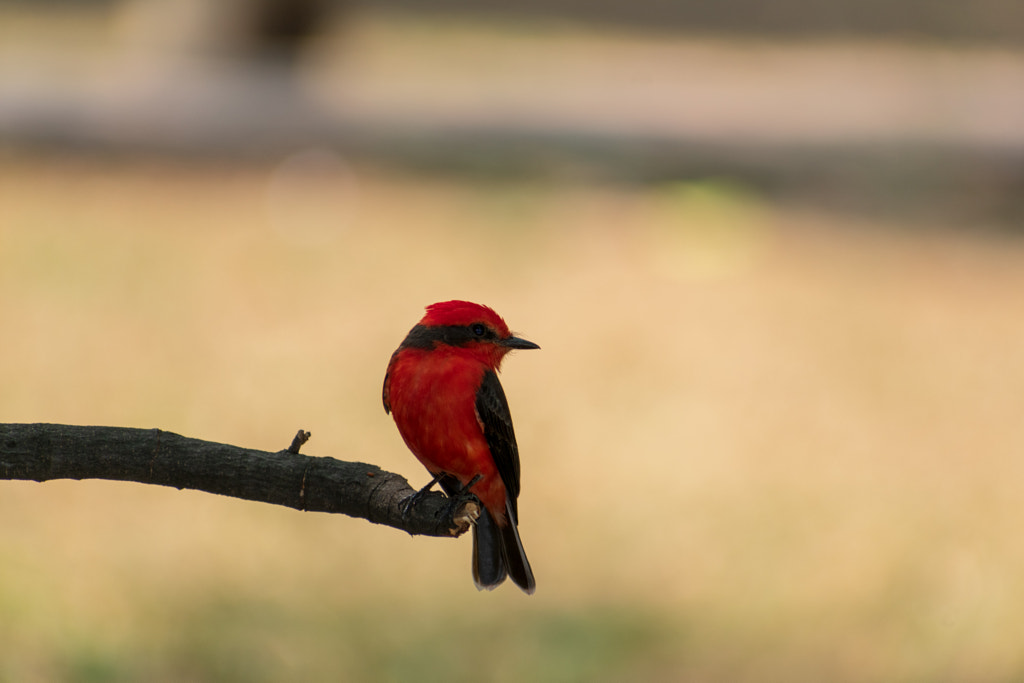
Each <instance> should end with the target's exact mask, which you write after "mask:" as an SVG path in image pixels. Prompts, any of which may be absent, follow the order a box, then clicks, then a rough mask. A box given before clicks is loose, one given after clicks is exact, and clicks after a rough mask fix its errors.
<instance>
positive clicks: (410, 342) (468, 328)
mask: <svg viewBox="0 0 1024 683" xmlns="http://www.w3.org/2000/svg"><path fill="white" fill-rule="evenodd" d="M478 328H479V330H478ZM497 338H498V335H497V334H495V332H494V330H492V329H491V328H490V327H488V326H487V325H484V324H483V323H472V324H470V325H439V326H436V327H435V326H432V327H427V326H425V325H417V326H416V327H414V328H412V329H411V330H409V334H408V335H407V336H406V338H405V341H403V342H402V347H405V348H409V347H412V348H417V349H432V348H434V346H436V345H437V344H447V345H448V346H469V345H470V344H472V343H474V342H479V341H487V340H493V339H497Z"/></svg>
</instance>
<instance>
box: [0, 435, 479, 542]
mask: <svg viewBox="0 0 1024 683" xmlns="http://www.w3.org/2000/svg"><path fill="white" fill-rule="evenodd" d="M300 434H305V435H306V436H305V437H304V438H308V433H305V432H300ZM301 439H303V437H301V436H297V437H296V439H295V441H293V443H292V446H291V448H289V449H287V450H283V451H279V452H277V453H269V452H266V451H256V450H251V449H248V448H239V447H238V446H229V445H227V444H221V443H213V442H210V441H200V440H199V439H189V438H186V437H184V436H179V435H178V434H174V433H172V432H165V431H163V430H160V429H131V428H127V427H78V426H71V425H56V424H0V479H29V480H32V481H39V482H42V481H49V480H51V479H113V480H116V481H135V482H139V483H142V484H157V485H160V486H173V487H175V488H178V489H195V490H197V491H206V492H208V493H217V494H220V495H222V496H232V497H234V498H242V499H244V500H254V501H259V502H262V503H272V504H274V505H284V506H287V507H290V508H294V509H296V510H304V511H308V512H332V513H341V514H344V515H348V516H350V517H359V518H361V519H366V520H369V521H370V522H373V523H374V524H384V525H386V526H391V527H394V528H396V529H401V530H402V531H406V532H408V533H410V534H413V535H422V536H448V537H450V536H458V535H460V534H462V533H464V532H465V531H466V530H467V529H468V528H469V526H470V524H471V523H472V521H474V520H475V519H476V515H477V514H479V510H480V507H479V503H478V501H477V500H476V499H475V498H474V497H473V496H466V497H463V498H459V499H456V501H455V504H454V505H451V506H449V502H450V501H449V499H448V498H447V497H445V496H444V494H442V493H436V492H435V493H430V494H428V495H426V496H424V497H423V498H422V500H420V501H419V502H418V503H417V504H416V505H415V506H414V507H413V508H412V509H411V510H410V511H409V513H408V516H403V514H402V504H403V503H404V502H405V500H406V499H407V498H408V497H409V496H411V495H413V493H414V492H413V490H412V489H411V488H410V487H409V483H408V482H407V481H406V479H405V477H402V476H400V475H397V474H393V473H391V472H385V471H384V470H382V469H380V468H379V467H377V466H376V465H367V464H364V463H359V462H343V461H341V460H335V459H334V458H315V457H312V456H308V455H300V454H299V453H298V449H299V447H300V446H301V445H302V444H301V443H300V440H301Z"/></svg>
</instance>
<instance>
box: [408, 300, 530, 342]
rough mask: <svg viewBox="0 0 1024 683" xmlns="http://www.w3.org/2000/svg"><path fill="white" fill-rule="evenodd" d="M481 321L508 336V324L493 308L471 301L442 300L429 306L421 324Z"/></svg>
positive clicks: (464, 324) (448, 324)
mask: <svg viewBox="0 0 1024 683" xmlns="http://www.w3.org/2000/svg"><path fill="white" fill-rule="evenodd" d="M473 323H481V324H484V325H487V326H489V327H490V328H491V329H492V330H494V332H495V334H497V336H498V337H508V336H509V335H510V334H511V333H510V332H509V330H508V325H506V324H505V321H504V320H502V319H501V316H500V315H498V314H497V313H495V312H494V309H493V308H490V307H488V306H483V305H481V304H474V303H472V302H469V301H442V302H440V303H436V304H430V305H429V306H427V314H426V315H425V316H423V319H422V320H420V325H426V326H427V327H440V326H442V325H445V326H460V327H464V326H466V325H472V324H473Z"/></svg>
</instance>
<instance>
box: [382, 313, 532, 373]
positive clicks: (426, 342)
mask: <svg viewBox="0 0 1024 683" xmlns="http://www.w3.org/2000/svg"><path fill="white" fill-rule="evenodd" d="M402 346H403V347H406V348H408V347H418V348H423V349H435V350H436V349H442V348H444V349H447V350H449V351H450V352H458V353H463V354H466V355H469V356H472V357H474V358H477V359H478V360H480V361H481V362H483V363H486V364H487V365H489V366H491V367H494V368H497V367H498V365H500V363H501V359H502V358H504V356H505V354H506V353H508V352H509V351H511V350H512V349H539V348H540V347H539V346H537V345H536V344H534V343H533V342H530V341H526V340H525V339H520V338H519V337H515V336H513V335H512V333H511V332H510V331H509V329H508V325H506V324H505V321H504V320H502V319H501V316H500V315H498V314H497V313H495V312H494V310H493V309H491V308H488V307H487V306H482V305H480V304H474V303H470V302H469V301H442V302H440V303H436V304H431V305H430V306H427V314H426V315H425V316H423V319H422V320H420V322H419V324H418V325H417V326H416V327H414V328H413V329H412V330H411V331H410V332H409V336H408V337H406V339H405V341H404V342H402Z"/></svg>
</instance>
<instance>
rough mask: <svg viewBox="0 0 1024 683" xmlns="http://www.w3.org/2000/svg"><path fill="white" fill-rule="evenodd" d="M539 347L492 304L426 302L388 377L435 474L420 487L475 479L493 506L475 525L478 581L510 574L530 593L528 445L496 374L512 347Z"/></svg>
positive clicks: (404, 430) (389, 399)
mask: <svg viewBox="0 0 1024 683" xmlns="http://www.w3.org/2000/svg"><path fill="white" fill-rule="evenodd" d="M539 348H540V347H539V346H537V345H536V344H534V343H533V342H529V341H526V340H525V339H520V338H518V337H514V336H512V333H511V332H509V329H508V325H506V324H505V321H504V320H502V319H501V316H499V315H498V314H497V313H495V312H494V311H493V310H491V309H490V308H488V307H486V306H481V305H479V304H473V303H469V302H468V301H445V302H442V303H437V304H433V305H432V306H428V307H427V314H426V315H425V316H423V319H422V320H420V322H419V324H417V325H416V326H415V327H413V328H412V330H410V331H409V334H408V336H406V338H405V340H404V341H403V342H402V343H401V345H400V346H399V347H398V350H397V351H395V353H394V354H393V355H392V356H391V362H390V363H388V371H387V374H386V375H385V376H384V410H385V412H389V413H391V415H392V416H393V417H394V418H395V424H396V425H398V431H399V432H400V433H401V435H402V438H403V439H405V443H406V445H407V446H409V449H410V450H411V451H412V452H413V454H414V455H415V456H416V457H417V458H418V459H419V461H420V462H421V463H423V465H424V466H425V467H426V468H427V470H428V471H429V472H430V473H431V474H432V475H434V479H433V481H431V482H430V484H428V485H427V486H426V487H425V488H424V489H423V490H422V491H421V493H425V492H426V491H428V490H429V489H430V488H431V487H432V486H433V485H434V484H435V483H437V482H440V484H441V488H443V489H444V492H445V493H446V494H448V496H455V495H456V494H458V493H460V492H462V491H463V490H464V489H465V487H467V486H469V487H470V489H469V490H470V491H471V492H472V493H473V494H475V495H476V497H477V498H479V499H480V502H481V503H482V504H483V506H484V510H483V511H482V512H481V513H480V517H479V518H478V519H477V521H476V525H475V526H474V527H473V581H474V583H476V587H477V588H478V589H484V588H486V589H487V590H491V589H493V588H494V587H495V586H497V585H499V584H500V583H501V582H503V581H504V580H505V577H506V576H510V577H511V578H512V581H513V582H515V584H516V585H517V586H519V587H520V588H522V589H523V590H524V591H526V592H527V593H533V591H534V588H535V587H536V585H537V584H536V582H535V581H534V579H533V570H532V569H530V562H529V560H527V559H526V551H524V550H523V543H522V541H521V540H520V539H519V530H518V528H517V524H518V521H519V513H518V509H517V506H516V499H517V498H518V497H519V448H518V447H517V446H516V435H515V432H514V431H513V430H512V416H511V415H510V414H509V410H508V401H507V400H506V399H505V392H504V391H503V390H502V388H501V383H500V382H498V374H497V373H498V368H499V366H500V365H501V360H502V358H504V357H505V354H507V353H508V352H509V351H511V350H512V349H539ZM412 500H413V501H414V500H415V499H412Z"/></svg>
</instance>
